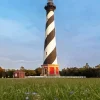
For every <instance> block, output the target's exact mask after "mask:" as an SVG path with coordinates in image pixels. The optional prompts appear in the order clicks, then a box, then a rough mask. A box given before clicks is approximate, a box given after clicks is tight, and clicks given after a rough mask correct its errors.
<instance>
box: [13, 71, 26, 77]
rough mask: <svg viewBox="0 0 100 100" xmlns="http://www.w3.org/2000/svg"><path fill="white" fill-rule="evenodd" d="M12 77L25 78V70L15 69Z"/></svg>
mask: <svg viewBox="0 0 100 100" xmlns="http://www.w3.org/2000/svg"><path fill="white" fill-rule="evenodd" d="M13 77H14V78H25V72H24V71H21V70H16V71H15V72H14V75H13Z"/></svg>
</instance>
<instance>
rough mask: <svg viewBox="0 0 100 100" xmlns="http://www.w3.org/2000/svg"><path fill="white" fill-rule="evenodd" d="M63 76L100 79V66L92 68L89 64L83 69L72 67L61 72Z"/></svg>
mask: <svg viewBox="0 0 100 100" xmlns="http://www.w3.org/2000/svg"><path fill="white" fill-rule="evenodd" d="M60 75H61V76H86V77H87V78H98V77H100V64H99V65H97V66H95V67H90V66H89V65H88V63H86V65H85V66H83V67H82V68H77V67H71V68H64V69H62V70H61V71H60Z"/></svg>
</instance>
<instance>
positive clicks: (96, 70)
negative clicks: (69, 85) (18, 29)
mask: <svg viewBox="0 0 100 100" xmlns="http://www.w3.org/2000/svg"><path fill="white" fill-rule="evenodd" d="M20 70H22V71H24V72H25V76H40V74H41V72H42V68H41V67H38V68H36V69H35V70H31V69H25V68H24V67H23V66H21V67H20ZM14 72H15V69H7V70H6V69H3V68H2V67H0V78H2V77H3V78H13V73H14ZM59 73H60V76H86V77H87V78H91V77H93V78H98V77H100V64H99V65H97V66H95V67H90V66H89V64H88V63H86V65H85V66H83V67H81V68H78V67H70V68H64V69H62V70H61V71H59Z"/></svg>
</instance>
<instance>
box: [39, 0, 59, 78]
mask: <svg viewBox="0 0 100 100" xmlns="http://www.w3.org/2000/svg"><path fill="white" fill-rule="evenodd" d="M44 9H45V10H46V27H45V41H44V59H43V65H42V74H41V75H42V76H59V66H58V62H57V48H56V34H55V20H54V11H55V9H56V6H55V5H54V3H53V0H48V2H47V5H46V6H45V7H44Z"/></svg>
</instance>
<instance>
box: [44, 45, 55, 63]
mask: <svg viewBox="0 0 100 100" xmlns="http://www.w3.org/2000/svg"><path fill="white" fill-rule="evenodd" d="M55 59H56V47H55V48H54V50H53V51H52V52H51V53H50V55H49V56H48V57H47V58H46V59H45V61H44V64H52V63H53V62H54V61H55Z"/></svg>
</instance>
